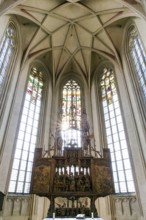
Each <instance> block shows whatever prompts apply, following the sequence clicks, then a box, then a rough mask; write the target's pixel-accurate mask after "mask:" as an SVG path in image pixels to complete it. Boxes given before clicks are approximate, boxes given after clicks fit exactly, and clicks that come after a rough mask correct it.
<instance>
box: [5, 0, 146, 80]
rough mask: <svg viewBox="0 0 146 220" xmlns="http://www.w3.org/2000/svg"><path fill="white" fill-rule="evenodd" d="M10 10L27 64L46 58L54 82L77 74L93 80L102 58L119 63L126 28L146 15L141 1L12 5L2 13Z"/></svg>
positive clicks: (31, 0) (55, 0)
mask: <svg viewBox="0 0 146 220" xmlns="http://www.w3.org/2000/svg"><path fill="white" fill-rule="evenodd" d="M9 2H10V5H9V4H8V3H9ZM6 6H7V7H8V8H9V11H7V13H11V14H15V15H16V16H17V18H18V20H19V22H20V24H21V33H22V36H23V50H24V56H23V61H22V63H25V62H26V61H27V60H28V59H30V58H32V59H33V58H36V57H41V58H42V59H44V61H45V63H46V65H47V66H48V68H49V70H50V71H51V73H52V74H53V76H54V77H55V78H58V77H60V76H62V74H64V73H68V72H70V71H72V72H76V73H78V74H81V75H84V77H85V78H87V79H88V77H89V76H90V74H91V73H92V72H93V71H94V68H95V66H96V65H97V63H98V62H100V61H101V60H102V59H103V57H106V58H107V59H114V60H115V61H117V62H120V57H119V53H118V50H119V48H120V45H121V34H122V27H123V25H124V24H125V22H126V20H127V18H129V17H133V16H143V13H144V12H143V11H142V7H141V1H140V0H137V1H136V0H127V1H122V0H67V1H65V0H41V1H40V0H27V1H24V0H23V1H22V0H21V1H16V2H15V4H14V3H13V4H11V1H7V5H6V3H5V5H4V4H2V7H1V12H5V10H6Z"/></svg>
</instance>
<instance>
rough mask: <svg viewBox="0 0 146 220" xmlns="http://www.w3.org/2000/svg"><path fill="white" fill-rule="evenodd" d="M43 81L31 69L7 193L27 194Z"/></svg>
mask: <svg viewBox="0 0 146 220" xmlns="http://www.w3.org/2000/svg"><path fill="white" fill-rule="evenodd" d="M43 79H44V78H43V73H42V71H40V70H39V69H37V68H36V67H33V68H32V69H31V73H30V75H29V79H28V84H27V90H26V94H25V100H24V105H23V110H22V116H21V121H20V126H19V132H18V136H17V140H16V150H15V155H14V162H13V167H12V173H11V179H10V185H9V192H16V193H29V189H30V182H31V172H32V165H33V157H34V150H35V147H36V143H37V134H38V126H39V117H40V110H41V100H42V92H43V88H44V80H43Z"/></svg>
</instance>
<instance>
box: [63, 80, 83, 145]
mask: <svg viewBox="0 0 146 220" xmlns="http://www.w3.org/2000/svg"><path fill="white" fill-rule="evenodd" d="M80 129H81V90H80V86H79V85H78V84H77V83H76V82H75V81H74V80H69V81H68V82H67V83H66V84H65V85H64V87H63V93H62V138H63V146H64V147H71V146H74V147H81V132H80Z"/></svg>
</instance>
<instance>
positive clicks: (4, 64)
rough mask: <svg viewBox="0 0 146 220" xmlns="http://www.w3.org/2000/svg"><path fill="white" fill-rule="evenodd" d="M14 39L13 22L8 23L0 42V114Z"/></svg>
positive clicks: (6, 86) (14, 28)
mask: <svg viewBox="0 0 146 220" xmlns="http://www.w3.org/2000/svg"><path fill="white" fill-rule="evenodd" d="M16 40H17V30H16V27H15V25H14V24H13V23H10V24H9V26H8V27H7V29H6V31H5V33H4V36H3V38H2V40H1V43H0V104H1V107H0V115H1V111H2V108H3V102H4V101H5V94H6V93H7V92H6V90H7V89H8V86H9V82H10V67H11V65H12V62H13V60H14V57H15V54H16V49H17V46H16Z"/></svg>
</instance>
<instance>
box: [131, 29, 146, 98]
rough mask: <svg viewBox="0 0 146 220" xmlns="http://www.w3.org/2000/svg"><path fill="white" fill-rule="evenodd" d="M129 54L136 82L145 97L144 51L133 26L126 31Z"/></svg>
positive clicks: (145, 67) (145, 54) (145, 70)
mask: <svg viewBox="0 0 146 220" xmlns="http://www.w3.org/2000/svg"><path fill="white" fill-rule="evenodd" d="M128 43H129V56H130V59H131V61H132V65H133V68H134V71H135V73H136V78H137V82H138V83H139V86H140V89H141V92H142V94H143V96H144V98H145V99H146V53H145V50H144V47H143V45H142V41H141V39H140V36H139V34H138V32H137V30H136V28H135V27H134V26H131V27H130V29H129V31H128Z"/></svg>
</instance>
